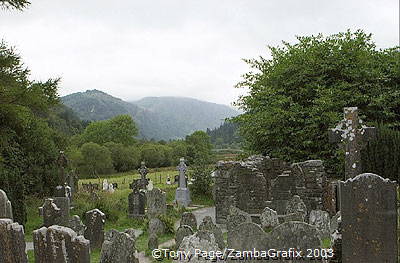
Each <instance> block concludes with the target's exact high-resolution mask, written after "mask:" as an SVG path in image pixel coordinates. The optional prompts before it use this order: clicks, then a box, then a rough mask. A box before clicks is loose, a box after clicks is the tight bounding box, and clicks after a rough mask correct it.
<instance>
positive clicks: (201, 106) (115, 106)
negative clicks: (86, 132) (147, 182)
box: [61, 90, 239, 140]
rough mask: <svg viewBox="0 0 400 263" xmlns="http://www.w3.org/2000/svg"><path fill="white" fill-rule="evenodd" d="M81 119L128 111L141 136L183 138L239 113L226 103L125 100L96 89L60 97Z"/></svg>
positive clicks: (181, 100) (169, 98) (100, 117)
mask: <svg viewBox="0 0 400 263" xmlns="http://www.w3.org/2000/svg"><path fill="white" fill-rule="evenodd" d="M61 99H62V101H63V103H64V104H65V105H66V106H68V107H70V108H72V110H74V111H75V112H76V113H77V114H78V116H79V117H80V118H81V119H83V120H105V119H109V118H112V117H114V116H116V115H120V114H129V115H131V116H132V118H133V119H134V120H135V122H136V123H137V125H138V127H139V132H140V137H142V138H146V139H155V140H169V139H177V138H183V137H185V136H186V135H188V134H191V133H192V132H194V131H196V130H206V129H207V128H209V129H213V128H216V127H218V126H220V125H221V124H222V123H223V122H224V119H225V118H229V117H233V116H236V115H238V114H239V113H238V112H237V111H236V110H234V109H232V108H230V107H229V106H226V105H221V104H216V103H210V102H205V101H200V100H196V99H192V98H184V97H146V98H143V99H141V100H138V101H133V102H126V101H123V100H121V99H119V98H115V97H113V96H111V95H109V94H107V93H104V92H102V91H99V90H88V91H86V92H78V93H74V94H71V95H67V96H65V97H62V98H61Z"/></svg>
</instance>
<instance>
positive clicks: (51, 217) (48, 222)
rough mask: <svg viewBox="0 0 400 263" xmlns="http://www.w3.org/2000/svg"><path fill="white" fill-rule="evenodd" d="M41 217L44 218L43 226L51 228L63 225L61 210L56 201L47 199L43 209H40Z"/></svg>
mask: <svg viewBox="0 0 400 263" xmlns="http://www.w3.org/2000/svg"><path fill="white" fill-rule="evenodd" d="M39 215H41V216H42V217H43V226H45V227H49V226H52V225H58V224H60V223H61V221H62V220H61V210H60V208H58V206H57V205H56V204H55V203H54V199H52V198H46V199H45V200H44V203H43V205H42V206H41V207H39Z"/></svg>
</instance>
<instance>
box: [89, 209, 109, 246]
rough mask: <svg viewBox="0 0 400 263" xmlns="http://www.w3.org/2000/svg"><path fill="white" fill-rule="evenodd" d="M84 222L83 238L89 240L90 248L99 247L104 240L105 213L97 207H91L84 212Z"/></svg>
mask: <svg viewBox="0 0 400 263" xmlns="http://www.w3.org/2000/svg"><path fill="white" fill-rule="evenodd" d="M85 222H86V230H85V238H86V239H88V240H90V248H91V249H94V248H101V246H102V244H103V241H104V225H105V223H106V215H105V214H104V213H103V212H101V211H100V210H99V209H93V210H90V211H88V212H86V215H85Z"/></svg>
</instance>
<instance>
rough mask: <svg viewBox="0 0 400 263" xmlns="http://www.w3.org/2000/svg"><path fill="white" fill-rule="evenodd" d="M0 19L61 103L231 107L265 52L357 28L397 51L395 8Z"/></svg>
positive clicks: (42, 12)
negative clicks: (55, 85)
mask: <svg viewBox="0 0 400 263" xmlns="http://www.w3.org/2000/svg"><path fill="white" fill-rule="evenodd" d="M31 2H32V5H31V6H30V7H29V9H28V10H26V11H24V12H18V11H4V10H0V38H2V39H3V40H5V41H6V42H7V43H8V44H10V45H13V46H15V47H16V48H17V50H18V52H19V53H20V54H21V55H22V57H23V60H24V62H25V64H26V65H27V66H28V67H29V68H30V70H31V72H32V78H34V79H39V80H45V79H46V78H51V77H53V78H54V77H61V78H62V82H61V86H60V90H59V93H60V95H67V94H70V93H73V92H78V91H85V90H87V89H99V90H102V91H104V92H107V93H109V94H111V95H113V96H116V97H120V98H122V99H125V100H136V99H139V98H142V97H145V96H187V97H194V98H198V99H202V100H207V101H212V102H217V103H224V104H230V103H231V102H233V101H234V100H235V99H236V98H237V96H238V95H239V94H240V93H242V92H243V91H241V90H238V89H235V88H234V85H235V84H236V83H237V82H238V81H239V80H240V79H241V75H242V74H244V73H246V72H247V71H248V70H249V68H248V66H247V65H246V64H245V63H244V62H243V61H242V60H241V59H242V58H254V57H257V56H259V55H263V56H268V50H267V48H266V46H267V45H273V46H274V45H279V44H280V43H281V41H282V40H284V41H288V42H294V41H295V36H296V35H310V34H318V33H323V34H325V35H329V34H333V33H337V32H340V31H345V30H346V29H348V28H349V29H353V30H356V29H363V30H365V31H366V32H368V33H373V35H374V41H375V42H376V43H377V45H378V46H379V47H382V48H384V47H393V46H395V45H397V44H398V42H399V4H398V3H399V1H398V0H373V1H371V0H351V1H349V0H336V1H327V0H325V1H323V0H141V1H137V0H120V1H118V0H116V1H110V0H108V1H105V0H67V1H61V0H31Z"/></svg>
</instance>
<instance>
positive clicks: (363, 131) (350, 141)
mask: <svg viewBox="0 0 400 263" xmlns="http://www.w3.org/2000/svg"><path fill="white" fill-rule="evenodd" d="M343 111H344V119H343V120H342V121H340V122H339V124H338V125H337V126H336V127H335V128H333V129H331V130H330V133H329V141H330V142H335V143H339V142H341V143H343V144H344V148H345V180H347V179H349V178H353V177H355V176H357V175H359V174H361V173H362V172H363V171H362V167H361V149H362V148H363V147H364V145H365V143H367V142H368V141H370V140H372V139H374V138H375V137H376V128H375V127H367V126H365V125H362V120H360V119H359V118H358V108H357V107H347V108H344V109H343Z"/></svg>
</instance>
